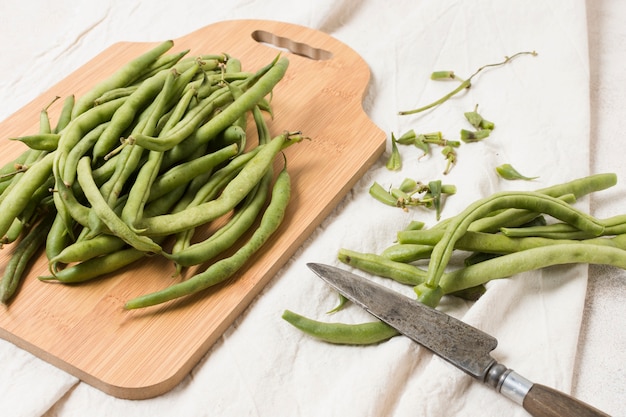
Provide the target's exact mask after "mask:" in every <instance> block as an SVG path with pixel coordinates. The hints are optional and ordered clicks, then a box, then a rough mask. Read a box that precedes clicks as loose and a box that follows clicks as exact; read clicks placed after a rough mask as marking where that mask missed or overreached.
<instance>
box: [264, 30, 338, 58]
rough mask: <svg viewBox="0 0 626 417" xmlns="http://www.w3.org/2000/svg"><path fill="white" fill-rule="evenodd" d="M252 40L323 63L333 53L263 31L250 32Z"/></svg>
mask: <svg viewBox="0 0 626 417" xmlns="http://www.w3.org/2000/svg"><path fill="white" fill-rule="evenodd" d="M252 39H254V40H255V41H257V42H259V43H261V44H264V45H266V46H269V47H272V48H275V49H279V50H281V51H286V52H291V53H292V54H295V55H300V56H303V57H305V58H309V59H312V60H315V61H325V60H328V59H331V58H332V57H333V53H332V52H330V51H327V50H325V49H320V48H314V47H312V46H311V45H308V44H306V43H302V42H296V41H294V40H292V39H289V38H284V37H282V36H278V35H275V34H273V33H271V32H267V31H264V30H255V31H254V32H252Z"/></svg>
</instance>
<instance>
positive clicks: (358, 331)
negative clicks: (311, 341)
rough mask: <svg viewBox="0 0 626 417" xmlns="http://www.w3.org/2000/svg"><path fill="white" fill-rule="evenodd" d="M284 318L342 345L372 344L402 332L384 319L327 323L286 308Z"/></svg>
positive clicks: (320, 337)
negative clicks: (384, 321) (354, 322)
mask: <svg viewBox="0 0 626 417" xmlns="http://www.w3.org/2000/svg"><path fill="white" fill-rule="evenodd" d="M282 318H283V319H284V320H285V321H287V322H288V323H289V324H291V325H292V326H294V327H295V328H297V329H299V330H301V331H302V332H304V333H305V334H308V335H309V336H312V337H314V338H316V339H319V340H322V341H325V342H328V343H336V344H341V345H372V344H375V343H381V342H384V341H386V340H389V339H391V338H392V337H394V336H397V335H399V334H400V333H399V332H398V331H397V330H396V329H394V328H393V327H391V326H389V325H388V324H386V323H383V322H382V321H373V322H368V323H358V324H348V323H326V322H322V321H318V320H312V319H310V318H307V317H304V316H302V315H300V314H297V313H294V312H293V311H290V310H285V311H284V312H283V315H282Z"/></svg>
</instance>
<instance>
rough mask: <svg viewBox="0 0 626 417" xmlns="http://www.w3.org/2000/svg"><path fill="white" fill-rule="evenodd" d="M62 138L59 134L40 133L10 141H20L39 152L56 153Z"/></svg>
mask: <svg viewBox="0 0 626 417" xmlns="http://www.w3.org/2000/svg"><path fill="white" fill-rule="evenodd" d="M60 137H61V135H59V134H57V133H38V134H35V135H26V136H20V137H16V138H9V139H10V140H16V141H20V142H22V143H23V144H25V145H26V146H28V147H29V148H31V149H35V150H38V151H54V150H55V149H56V148H57V146H58V145H59V139H60Z"/></svg>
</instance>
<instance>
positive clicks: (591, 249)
mask: <svg viewBox="0 0 626 417" xmlns="http://www.w3.org/2000/svg"><path fill="white" fill-rule="evenodd" d="M573 263H587V264H602V265H611V266H615V267H618V268H622V269H626V251H624V249H621V248H615V247H611V246H608V245H607V246H601V245H597V244H584V243H580V244H574V245H571V244H556V245H549V246H545V247H537V248H532V249H527V250H524V251H521V252H513V253H510V254H507V255H502V256H499V257H497V258H494V259H491V260H486V261H483V262H480V263H478V264H475V265H471V266H468V267H465V268H461V269H458V270H456V271H451V272H449V273H446V274H445V275H444V276H443V277H442V278H441V281H440V285H441V287H442V288H443V289H444V291H445V292H446V293H450V292H454V291H458V290H462V289H463V288H469V287H473V286H476V285H480V284H484V283H485V282H487V281H489V280H492V279H500V278H507V277H510V276H512V275H515V274H519V273H521V272H525V271H531V270H535V269H539V268H546V267H549V266H554V265H563V264H573Z"/></svg>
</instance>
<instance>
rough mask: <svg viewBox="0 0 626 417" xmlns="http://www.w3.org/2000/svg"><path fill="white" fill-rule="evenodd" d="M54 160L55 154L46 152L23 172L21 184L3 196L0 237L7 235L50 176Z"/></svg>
mask: <svg viewBox="0 0 626 417" xmlns="http://www.w3.org/2000/svg"><path fill="white" fill-rule="evenodd" d="M53 161H54V154H53V153H49V154H46V155H45V156H44V157H43V158H42V159H40V160H39V161H38V162H37V163H35V164H33V165H32V166H31V167H30V168H28V170H27V171H25V172H24V173H23V174H22V175H23V176H22V177H20V181H19V186H18V187H14V188H12V189H11V190H10V192H9V193H8V194H7V195H6V196H4V197H3V199H2V201H1V202H0V213H1V214H2V215H1V216H0V237H1V236H4V235H5V233H6V232H7V230H8V229H9V227H10V226H11V223H13V220H14V219H15V218H16V217H17V216H18V215H19V214H20V213H21V211H22V210H23V209H24V207H26V205H27V204H28V202H29V201H30V198H31V196H32V194H33V193H34V192H35V191H36V190H37V189H38V188H39V187H40V186H41V185H42V184H43V183H45V182H46V180H47V179H48V178H49V177H50V175H51V174H52V163H53Z"/></svg>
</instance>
